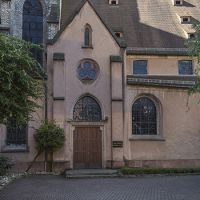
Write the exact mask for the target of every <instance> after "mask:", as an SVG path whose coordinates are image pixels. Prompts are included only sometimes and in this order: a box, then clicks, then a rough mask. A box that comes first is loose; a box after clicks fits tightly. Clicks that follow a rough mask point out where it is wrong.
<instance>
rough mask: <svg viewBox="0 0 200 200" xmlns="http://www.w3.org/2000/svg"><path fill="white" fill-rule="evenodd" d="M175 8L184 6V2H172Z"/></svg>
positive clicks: (174, 0) (178, 0) (173, 0)
mask: <svg viewBox="0 0 200 200" xmlns="http://www.w3.org/2000/svg"><path fill="white" fill-rule="evenodd" d="M172 3H173V5H174V6H182V5H183V0H172Z"/></svg>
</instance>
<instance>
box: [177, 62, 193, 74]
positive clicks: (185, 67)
mask: <svg viewBox="0 0 200 200" xmlns="http://www.w3.org/2000/svg"><path fill="white" fill-rule="evenodd" d="M178 70H179V74H181V75H192V74H193V66H192V61H191V60H181V61H179V62H178Z"/></svg>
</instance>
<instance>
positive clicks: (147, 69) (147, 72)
mask: <svg viewBox="0 0 200 200" xmlns="http://www.w3.org/2000/svg"><path fill="white" fill-rule="evenodd" d="M140 61H142V62H144V61H145V62H146V74H144V73H143V74H140V73H134V63H136V62H140ZM148 64H149V63H148V60H145V59H144V60H134V61H133V68H132V74H133V75H139V76H146V75H148V74H149V67H148V66H149V65H148Z"/></svg>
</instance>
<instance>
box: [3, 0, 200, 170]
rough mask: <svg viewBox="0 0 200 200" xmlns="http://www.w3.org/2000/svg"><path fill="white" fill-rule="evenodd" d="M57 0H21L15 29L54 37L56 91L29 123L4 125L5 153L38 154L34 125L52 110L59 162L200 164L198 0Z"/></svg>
mask: <svg viewBox="0 0 200 200" xmlns="http://www.w3.org/2000/svg"><path fill="white" fill-rule="evenodd" d="M2 2H3V1H2ZM6 2H7V3H8V2H9V1H6ZM47 2H48V4H47ZM49 2H51V1H46V2H45V1H42V0H38V1H36V0H34V3H33V1H32V0H26V1H25V3H21V1H20V3H21V4H20V5H22V8H23V12H21V13H18V14H19V16H20V17H19V18H21V23H19V24H18V26H17V25H16V26H15V25H11V26H10V27H9V29H7V31H8V32H9V33H10V34H13V35H15V36H18V37H22V38H23V39H25V40H29V41H32V42H34V43H44V44H45V45H46V52H47V55H46V57H45V56H44V55H43V56H41V57H40V60H41V62H43V65H44V68H45V69H46V72H47V75H48V80H47V85H48V87H47V88H48V90H47V97H48V98H47V102H41V104H42V105H43V109H41V110H38V111H37V112H36V113H37V114H35V121H33V122H30V123H29V124H28V128H26V130H23V131H22V130H17V131H16V130H15V134H11V133H12V131H14V129H13V128H9V126H7V127H6V126H3V125H2V126H1V136H0V139H1V142H0V151H1V154H3V155H6V156H10V157H11V158H13V160H14V161H15V162H16V169H18V170H19V169H21V170H23V169H25V168H26V167H27V165H28V164H29V163H30V162H31V161H32V160H33V158H34V156H35V154H36V150H35V144H34V139H33V135H34V128H37V127H38V126H39V125H40V122H41V120H42V119H45V117H46V118H48V119H53V120H55V121H56V122H57V123H58V124H59V125H60V127H62V128H64V130H65V135H66V141H65V145H64V147H63V148H62V149H61V150H59V151H58V152H56V153H55V155H54V160H55V164H54V165H55V170H64V169H80V168H81V169H82V168H84V169H85V168H121V167H124V166H129V167H199V166H200V123H199V120H200V104H199V103H198V101H199V98H200V97H199V95H198V94H194V95H189V94H188V90H189V89H190V88H192V87H193V86H194V84H195V81H196V76H195V70H196V69H197V68H198V62H197V59H196V58H193V57H190V56H189V54H188V50H187V48H185V44H186V42H187V41H190V40H193V39H195V32H194V30H193V29H192V23H193V22H194V21H195V20H200V14H198V13H199V5H200V4H199V2H198V1H197V0H190V1H189V0H188V1H176V0H161V1H160V0H159V1H158V0H156V1H151V0H145V2H141V1H138V0H134V1H133V0H123V1H109V0H98V1H93V0H90V1H87V0H83V1H81V0H79V1H76V2H74V1H70V0H63V1H62V2H58V1H55V2H53V1H52V2H51V3H49ZM4 3H5V2H4ZM10 3H11V5H12V2H10ZM47 5H48V6H47ZM11 7H12V6H11ZM35 8H37V11H34V9H35ZM8 13H9V12H8ZM35 19H37V21H34V20H35ZM19 21H20V20H19ZM12 23H13V22H12ZM16 24H17V23H16ZM17 27H18V28H17ZM19 27H21V29H20V28H19ZM35 27H36V28H35ZM2 30H3V28H2ZM16 30H20V31H21V32H20V31H16ZM4 31H5V29H4ZM17 33H19V34H18V35H17ZM32 33H34V34H33V35H32ZM13 135H15V137H14V138H13V137H11V136H13ZM42 161H43V157H42V156H41V157H40V158H39V159H38V161H37V162H36V164H35V166H34V168H33V170H42Z"/></svg>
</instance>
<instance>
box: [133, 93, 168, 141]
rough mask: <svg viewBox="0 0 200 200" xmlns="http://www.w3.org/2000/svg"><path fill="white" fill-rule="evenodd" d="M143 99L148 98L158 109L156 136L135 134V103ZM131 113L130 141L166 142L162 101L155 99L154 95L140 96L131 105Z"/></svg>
mask: <svg viewBox="0 0 200 200" xmlns="http://www.w3.org/2000/svg"><path fill="white" fill-rule="evenodd" d="M141 98H148V99H150V100H151V101H152V102H153V103H154V105H155V107H156V123H157V127H156V130H157V134H156V135H136V134H134V133H133V112H132V111H133V106H134V103H135V102H136V101H137V100H139V99H141ZM130 110H131V113H130V124H131V125H130V127H131V129H130V130H131V131H130V137H129V140H130V141H135V140H147V141H165V138H164V136H163V132H162V129H163V109H162V105H161V102H160V100H159V99H158V98H157V97H155V96H154V95H152V94H140V95H138V96H137V97H136V98H135V99H134V101H133V102H132V103H131V107H130Z"/></svg>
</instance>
